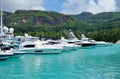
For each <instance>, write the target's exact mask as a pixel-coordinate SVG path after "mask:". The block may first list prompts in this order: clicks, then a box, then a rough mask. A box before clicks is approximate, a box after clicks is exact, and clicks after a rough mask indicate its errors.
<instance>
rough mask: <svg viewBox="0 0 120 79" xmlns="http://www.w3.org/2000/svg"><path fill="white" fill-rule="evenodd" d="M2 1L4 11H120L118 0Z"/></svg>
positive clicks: (66, 12)
mask: <svg viewBox="0 0 120 79" xmlns="http://www.w3.org/2000/svg"><path fill="white" fill-rule="evenodd" d="M0 3H2V0H0ZM3 3H4V6H3V9H4V11H8V12H15V11H16V10H42V11H55V12H59V13H63V14H80V13H82V12H91V13H93V14H97V13H101V12H116V11H120V0H3ZM0 6H1V4H0Z"/></svg>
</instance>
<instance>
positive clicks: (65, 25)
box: [4, 10, 120, 42]
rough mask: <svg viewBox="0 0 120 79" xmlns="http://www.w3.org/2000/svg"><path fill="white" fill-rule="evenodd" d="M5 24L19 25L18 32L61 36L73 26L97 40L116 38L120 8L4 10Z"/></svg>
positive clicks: (118, 36)
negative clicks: (94, 10)
mask: <svg viewBox="0 0 120 79" xmlns="http://www.w3.org/2000/svg"><path fill="white" fill-rule="evenodd" d="M4 25H6V26H7V27H13V28H15V35H23V33H29V34H31V35H33V36H39V37H46V38H52V39H59V38H60V37H61V36H65V37H67V36H66V35H65V33H64V32H65V31H68V30H69V29H71V30H72V31H73V32H74V33H75V34H76V36H77V37H79V38H80V34H82V33H84V34H85V35H86V36H88V37H91V38H93V39H95V40H104V41H109V42H116V41H117V40H119V39H120V12H107V13H99V14H95V15H94V14H92V13H89V12H84V13H81V14H78V15H64V14H61V13H57V12H47V11H37V10H28V11H26V10H18V11H16V12H15V13H9V12H4Z"/></svg>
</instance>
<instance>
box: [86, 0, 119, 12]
mask: <svg viewBox="0 0 120 79" xmlns="http://www.w3.org/2000/svg"><path fill="white" fill-rule="evenodd" d="M88 5H89V6H88V9H87V11H89V12H92V13H100V12H110V11H117V6H116V2H115V0H99V1H98V4H96V3H95V2H94V1H93V0H90V1H89V3H88Z"/></svg>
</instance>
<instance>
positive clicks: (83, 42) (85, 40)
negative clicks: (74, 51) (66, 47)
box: [80, 34, 96, 47]
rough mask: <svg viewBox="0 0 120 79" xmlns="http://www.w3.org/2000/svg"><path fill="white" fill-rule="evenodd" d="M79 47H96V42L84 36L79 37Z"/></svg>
mask: <svg viewBox="0 0 120 79" xmlns="http://www.w3.org/2000/svg"><path fill="white" fill-rule="evenodd" d="M80 42H81V46H82V47H87V46H95V45H96V41H95V40H92V39H90V38H87V37H85V36H84V34H82V35H81V40H80Z"/></svg>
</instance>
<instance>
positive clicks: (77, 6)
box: [62, 0, 120, 14]
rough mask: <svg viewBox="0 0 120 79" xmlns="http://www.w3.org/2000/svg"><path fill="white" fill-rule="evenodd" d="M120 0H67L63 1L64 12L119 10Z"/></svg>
mask: <svg viewBox="0 0 120 79" xmlns="http://www.w3.org/2000/svg"><path fill="white" fill-rule="evenodd" d="M116 1H117V2H119V3H120V0H67V1H66V2H64V3H63V5H62V7H63V9H62V13H64V14H79V13H81V12H85V11H87V12H92V13H94V14H96V13H100V12H110V11H118V9H117V8H118V6H117V5H119V4H117V3H116ZM119 7H120V6H119Z"/></svg>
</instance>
